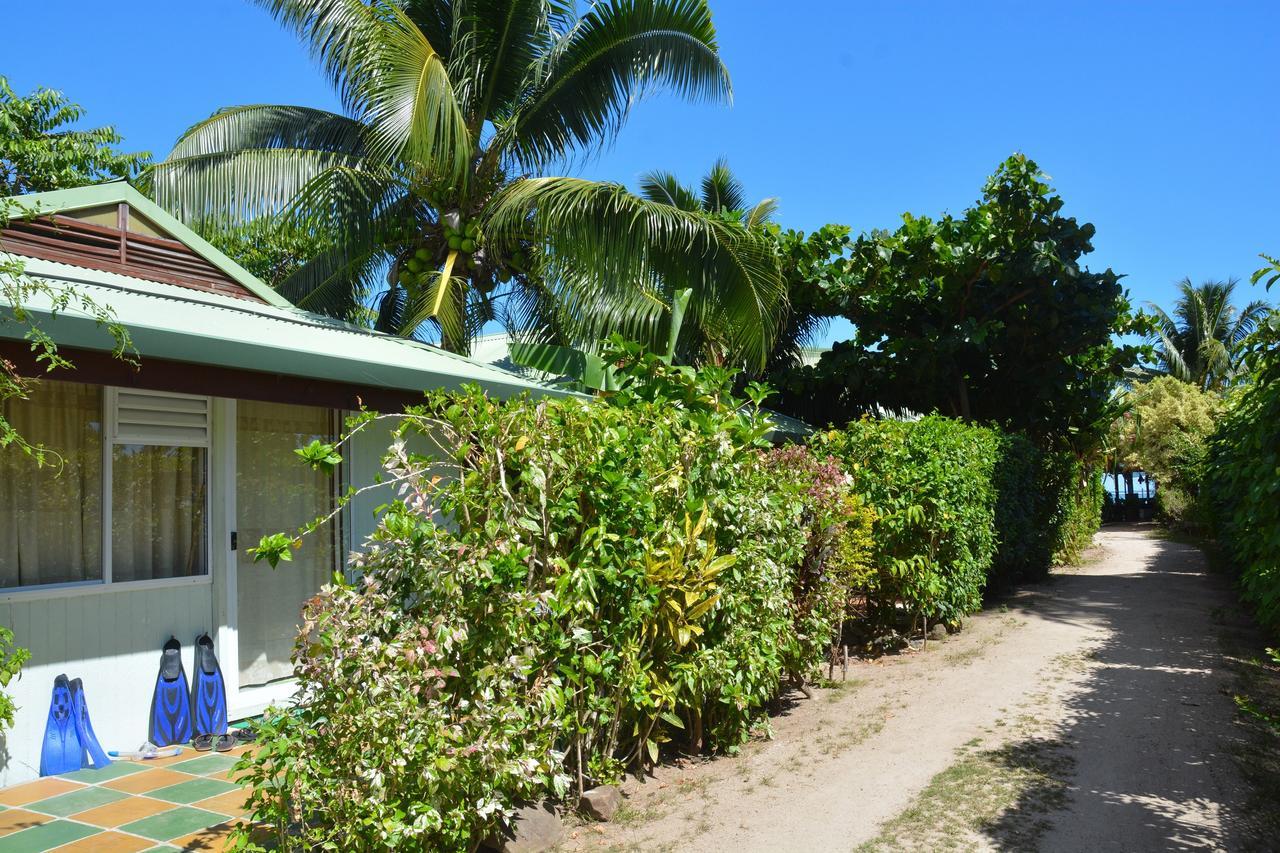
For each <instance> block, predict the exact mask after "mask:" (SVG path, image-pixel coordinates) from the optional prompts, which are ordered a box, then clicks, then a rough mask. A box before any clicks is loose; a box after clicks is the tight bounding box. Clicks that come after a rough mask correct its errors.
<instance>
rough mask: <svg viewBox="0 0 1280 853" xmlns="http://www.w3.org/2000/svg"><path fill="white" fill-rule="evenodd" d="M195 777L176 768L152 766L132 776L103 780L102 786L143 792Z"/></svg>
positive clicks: (115, 789) (128, 791)
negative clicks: (167, 768) (108, 780)
mask: <svg viewBox="0 0 1280 853" xmlns="http://www.w3.org/2000/svg"><path fill="white" fill-rule="evenodd" d="M195 778H198V777H196V776H192V775H191V774H189V773H179V772H178V771H177V770H166V769H165V768H163V767H152V768H150V769H148V770H144V771H142V772H141V773H134V774H133V775H132V776H121V777H120V778H119V779H112V780H111V781H110V782H103V783H102V787H104V788H111V789H112V790H114V791H124V792H125V793H126V794H145V793H146V792H147V791H154V790H155V789H156V788H163V787H165V786H166V785H176V784H178V783H179V782H188V781H190V780H192V779H195Z"/></svg>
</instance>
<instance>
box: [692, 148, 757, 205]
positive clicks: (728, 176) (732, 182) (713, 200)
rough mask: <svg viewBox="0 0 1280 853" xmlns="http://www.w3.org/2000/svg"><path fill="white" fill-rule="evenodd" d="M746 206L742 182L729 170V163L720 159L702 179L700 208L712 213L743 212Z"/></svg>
mask: <svg viewBox="0 0 1280 853" xmlns="http://www.w3.org/2000/svg"><path fill="white" fill-rule="evenodd" d="M746 206H747V194H746V192H745V191H744V190H743V188H742V181H740V180H738V176H737V175H735V174H734V173H733V170H732V169H730V168H729V161H728V160H726V159H725V158H723V157H721V158H720V159H719V160H717V161H716V162H715V165H713V166H712V167H711V171H710V172H707V174H706V175H705V176H704V177H703V179H702V208H703V210H708V211H710V212H712V213H723V212H725V211H728V210H743V209H745V208H746Z"/></svg>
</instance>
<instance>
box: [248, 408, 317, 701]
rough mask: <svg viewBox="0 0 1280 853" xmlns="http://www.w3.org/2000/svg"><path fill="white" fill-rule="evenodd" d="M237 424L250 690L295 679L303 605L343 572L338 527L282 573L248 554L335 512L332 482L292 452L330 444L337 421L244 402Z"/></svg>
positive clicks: (311, 541) (311, 542) (307, 542)
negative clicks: (296, 642)
mask: <svg viewBox="0 0 1280 853" xmlns="http://www.w3.org/2000/svg"><path fill="white" fill-rule="evenodd" d="M236 421H237V427H236V514H237V524H236V529H237V531H238V533H239V539H240V550H239V551H238V557H239V559H238V566H237V576H236V596H237V601H238V606H237V611H238V617H237V621H238V623H239V624H238V626H237V635H238V638H239V646H240V685H241V687H247V686H251V685H255V684H265V683H266V682H268V681H274V680H276V679H279V678H285V677H288V676H290V675H292V674H293V665H292V664H291V662H290V657H291V655H292V652H293V642H294V638H295V637H297V634H298V627H299V624H300V622H301V619H300V618H299V617H300V615H301V613H302V605H303V602H305V601H306V600H307V599H308V598H311V597H312V596H313V595H315V594H316V593H317V592H319V590H320V587H321V586H323V585H324V584H325V583H326V582H328V580H329V578H330V577H331V576H332V574H333V572H334V571H335V570H336V568H337V561H336V558H335V555H336V553H337V549H336V547H335V543H334V538H333V531H334V530H335V525H332V524H331V525H327V526H325V527H323V528H321V529H320V530H318V531H317V532H316V533H315V534H313V535H311V536H308V537H306V538H305V539H304V540H303V541H304V544H303V546H302V549H301V550H300V551H295V552H294V553H293V561H292V562H285V563H281V564H280V566H279V568H276V569H272V568H271V567H270V566H268V565H267V564H266V563H265V562H264V563H254V562H253V558H252V556H251V555H250V554H249V553H248V549H249V548H250V547H252V546H253V545H256V544H257V543H258V540H259V539H261V538H262V537H263V536H264V535H267V534H271V533H281V532H284V533H292V532H294V531H296V530H297V529H298V527H299V526H301V525H302V524H305V523H306V522H308V521H311V520H312V519H314V518H316V517H317V516H319V515H320V514H322V513H325V512H328V511H329V510H331V509H332V508H333V502H334V483H333V478H332V477H331V476H329V475H325V474H322V473H320V472H318V471H313V470H311V468H310V467H308V466H307V465H305V464H303V463H302V461H301V460H300V459H299V458H298V457H297V454H295V453H294V452H293V451H294V450H296V449H297V448H299V447H301V446H303V445H304V444H308V443H310V442H311V441H312V440H314V439H320V440H322V441H325V440H330V439H331V438H332V433H333V415H332V412H331V411H330V410H329V409H320V408H314V407H311V406H288V405H283V404H280V403H262V402H256V401H251V400H240V401H238V402H237V403H236Z"/></svg>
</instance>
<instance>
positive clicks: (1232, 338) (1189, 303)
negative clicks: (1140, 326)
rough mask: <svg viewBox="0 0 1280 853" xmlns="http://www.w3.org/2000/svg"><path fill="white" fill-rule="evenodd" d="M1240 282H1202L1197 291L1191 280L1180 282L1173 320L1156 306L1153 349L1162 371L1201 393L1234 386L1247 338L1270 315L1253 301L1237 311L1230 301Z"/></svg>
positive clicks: (1268, 310)
mask: <svg viewBox="0 0 1280 853" xmlns="http://www.w3.org/2000/svg"><path fill="white" fill-rule="evenodd" d="M1238 283H1239V282H1238V281H1237V280H1236V279H1234V278H1233V279H1228V280H1227V281H1206V282H1204V283H1203V284H1201V285H1199V286H1196V285H1193V284H1192V283H1191V279H1189V278H1184V279H1183V280H1182V281H1180V282H1178V292H1179V295H1178V299H1177V301H1176V302H1175V303H1174V307H1173V313H1172V315H1170V314H1168V313H1166V312H1165V311H1164V310H1163V309H1162V308H1160V307H1159V306H1157V305H1155V304H1154V303H1147V304H1148V305H1150V306H1151V308H1152V310H1153V311H1154V313H1155V320H1156V323H1155V331H1154V332H1153V333H1152V335H1151V342H1152V343H1153V344H1155V347H1156V360H1157V367H1158V369H1159V370H1160V371H1162V372H1164V373H1167V374H1169V375H1170V376H1174V377H1176V378H1178V379H1181V380H1182V381H1184V382H1190V383H1191V384H1193V385H1196V386H1198V387H1200V388H1202V389H1204V390H1221V389H1223V388H1226V387H1228V386H1230V385H1232V384H1234V382H1235V381H1236V376H1237V374H1238V372H1239V370H1240V359H1241V355H1242V354H1243V344H1244V340H1245V338H1247V337H1248V336H1249V334H1250V333H1251V332H1252V331H1253V330H1254V329H1256V328H1257V327H1258V324H1259V323H1260V322H1262V321H1263V320H1264V319H1265V318H1266V317H1267V315H1268V313H1270V310H1271V309H1270V307H1269V306H1268V305H1267V304H1266V303H1265V302H1262V301H1257V300H1255V301H1254V302H1250V303H1249V304H1248V305H1246V306H1245V307H1244V309H1243V310H1239V309H1237V308H1236V307H1235V306H1234V305H1232V303H1231V297H1232V295H1233V293H1234V291H1235V288H1236V285H1237V284H1238Z"/></svg>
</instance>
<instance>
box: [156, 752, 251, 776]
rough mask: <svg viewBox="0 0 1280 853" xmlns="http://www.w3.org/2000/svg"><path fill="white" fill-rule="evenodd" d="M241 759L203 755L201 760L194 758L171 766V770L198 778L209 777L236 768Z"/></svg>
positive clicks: (231, 756)
mask: <svg viewBox="0 0 1280 853" xmlns="http://www.w3.org/2000/svg"><path fill="white" fill-rule="evenodd" d="M239 760H240V759H239V758H238V757H236V756H234V755H202V756H200V757H199V758H192V759H191V760H190V761H179V762H178V763H177V764H170V765H169V769H170V770H181V771H182V772H183V773H193V774H195V775H196V776H208V775H209V774H210V773H221V772H222V771H224V770H230V769H231V768H232V767H235V766H236V762H238V761H239Z"/></svg>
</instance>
